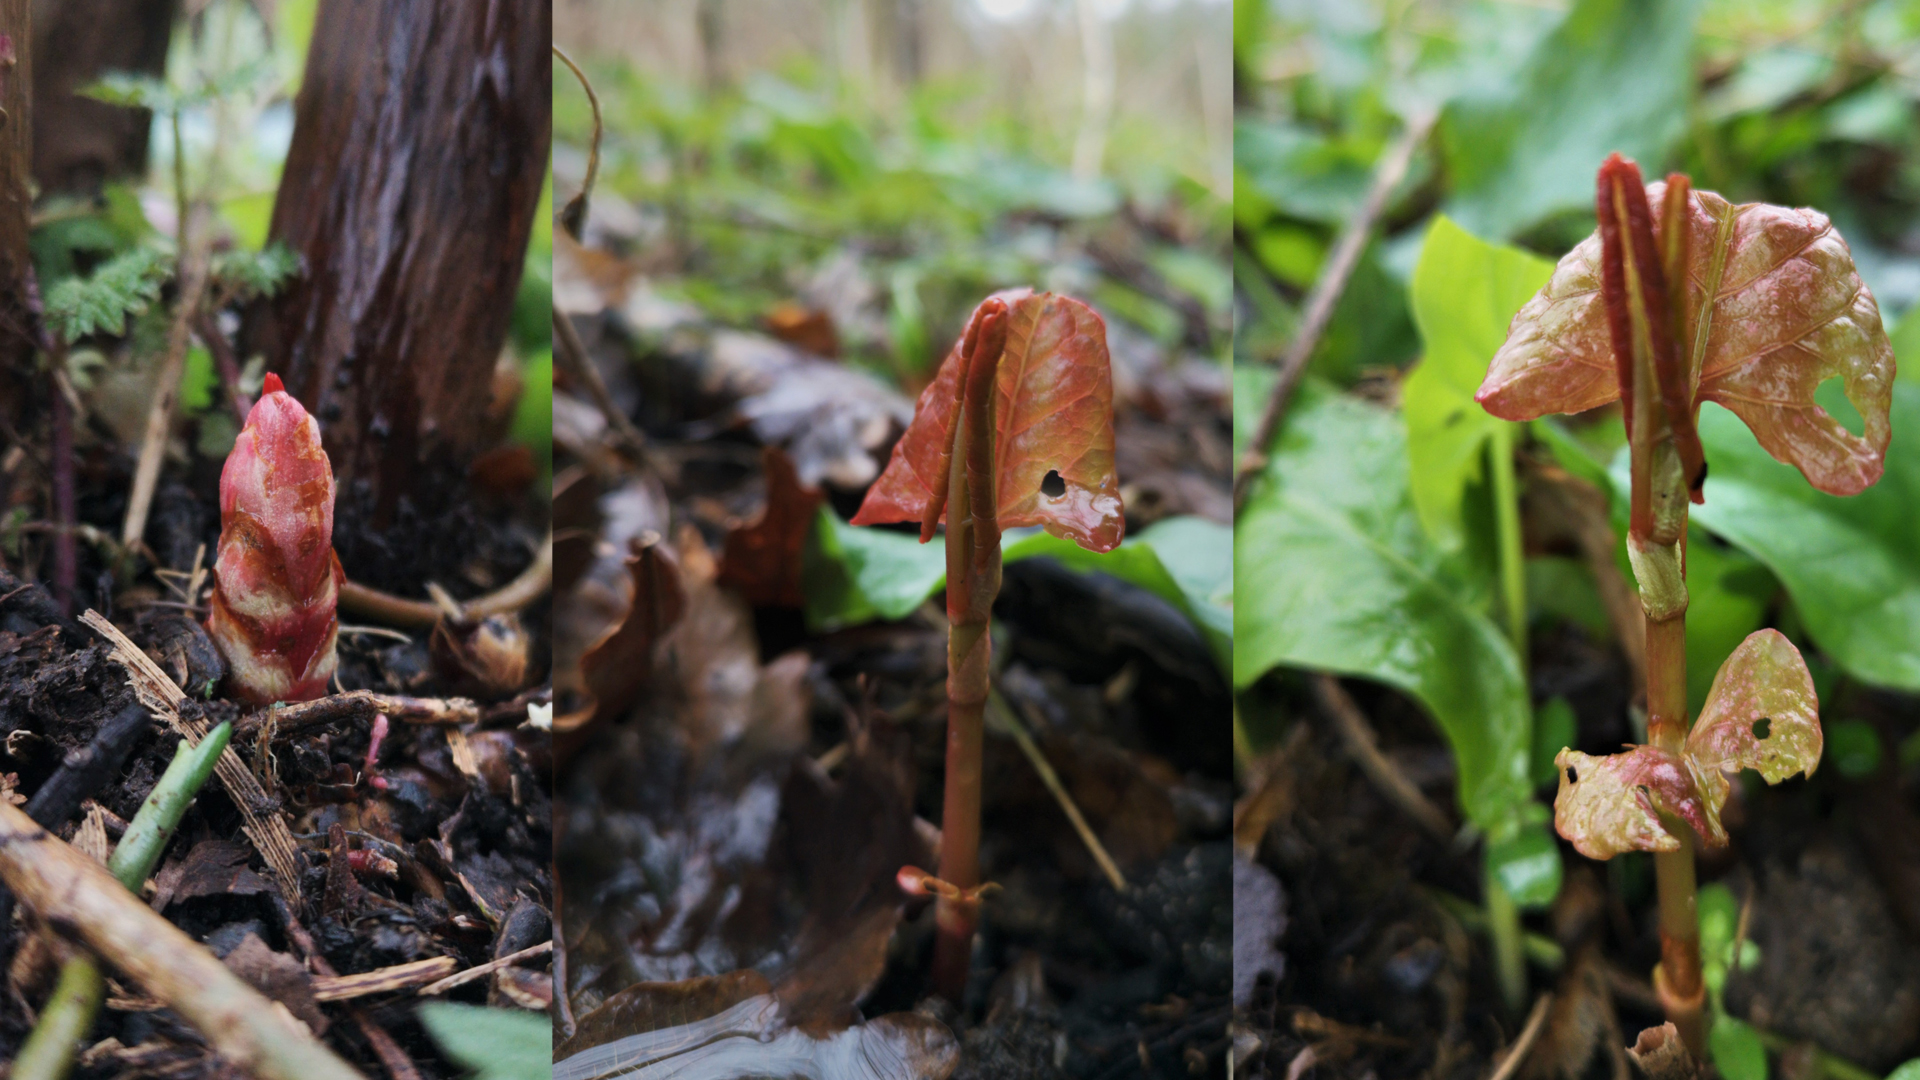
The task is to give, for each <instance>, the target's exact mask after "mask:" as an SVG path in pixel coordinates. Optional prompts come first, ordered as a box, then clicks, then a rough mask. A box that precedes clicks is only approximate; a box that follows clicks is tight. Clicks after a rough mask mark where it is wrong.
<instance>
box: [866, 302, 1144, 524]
mask: <svg viewBox="0 0 1920 1080" xmlns="http://www.w3.org/2000/svg"><path fill="white" fill-rule="evenodd" d="M989 304H1004V305H1005V308H1006V311H1007V321H1006V345H1005V348H1004V350H1003V351H1002V352H1001V354H1000V358H999V365H998V368H997V370H996V371H995V376H994V427H995V431H996V434H997V438H996V440H995V445H994V471H995V473H996V485H997V486H996V493H997V496H998V497H997V498H996V499H995V503H996V506H997V509H998V518H999V527H1000V528H1003V529H1009V528H1019V527H1021V526H1026V525H1039V526H1041V527H1043V528H1045V529H1046V530H1047V531H1048V532H1050V533H1052V534H1054V535H1055V536H1061V537H1065V538H1067V539H1070V540H1072V541H1074V542H1075V543H1077V544H1079V545H1080V546H1081V547H1084V548H1087V549H1088V550H1090V551H1103V552H1104V551H1111V550H1113V549H1114V548H1116V547H1118V546H1119V545H1120V540H1121V537H1122V535H1123V534H1124V532H1125V529H1126V520H1125V518H1124V517H1123V513H1122V506H1121V502H1120V483H1119V480H1118V479H1117V478H1116V477H1115V475H1114V471H1113V375H1112V370H1111V366H1110V362H1109V360H1108V356H1107V329H1106V324H1105V323H1104V322H1103V321H1101V318H1100V316H1099V315H1098V314H1096V313H1095V312H1094V310H1093V309H1092V308H1090V307H1088V306H1087V305H1085V304H1082V303H1080V302H1079V301H1078V300H1072V299H1069V298H1067V297H1064V296H1057V295H1054V294H1052V293H1031V292H1028V291H1026V290H1014V291H1009V292H1005V293H1000V294H997V295H996V296H994V297H992V298H990V299H989V300H988V301H987V302H986V303H985V304H982V305H981V308H979V309H976V310H975V312H974V315H973V318H972V319H970V320H969V321H968V327H967V333H966V334H965V335H963V336H962V338H961V340H960V341H958V342H955V343H954V347H953V349H952V350H950V351H949V352H948V353H947V357H946V359H945V360H944V361H942V362H941V364H940V370H939V373H938V374H937V375H935V377H934V380H933V382H932V384H930V385H929V386H928V387H927V389H926V390H925V391H924V392H923V393H921V395H920V400H919V402H918V403H917V404H916V405H915V406H914V415H913V423H912V424H911V425H909V426H908V428H907V432H906V434H905V435H903V436H901V438H900V441H899V442H898V443H896V444H894V448H893V456H892V457H891V458H890V459H889V460H888V462H887V468H886V471H885V472H883V473H882V474H881V475H880V479H879V480H877V481H876V482H875V483H874V485H873V487H871V488H869V489H868V491H867V497H866V500H865V501H864V502H862V503H861V505H860V512H859V513H857V514H855V515H854V518H853V523H854V524H855V525H878V524H883V523H886V522H896V521H922V520H923V518H924V517H925V516H926V515H927V510H928V504H929V502H930V501H932V500H934V499H935V498H936V497H937V496H938V495H939V494H940V493H941V492H943V491H944V489H945V486H946V483H945V479H944V478H945V477H946V475H947V466H948V465H950V464H951V453H952V447H953V420H954V416H955V414H956V413H957V412H958V403H959V400H960V395H961V391H962V389H963V387H962V382H963V379H964V377H965V375H966V368H967V353H966V346H967V338H968V336H970V335H971V336H976V337H977V336H978V330H977V329H976V326H977V324H978V323H979V322H980V320H982V318H983V316H984V315H985V313H986V312H987V311H988V310H989V309H988V305H989ZM943 455H944V456H943ZM1049 473H1058V474H1059V478H1060V480H1061V481H1062V482H1063V483H1064V485H1065V490H1064V491H1063V492H1062V493H1061V494H1058V495H1051V494H1048V493H1047V492H1046V491H1045V490H1043V485H1045V483H1046V481H1047V479H1048V474H1049ZM942 501H944V500H942ZM941 520H945V518H944V509H943V516H942V518H941Z"/></svg>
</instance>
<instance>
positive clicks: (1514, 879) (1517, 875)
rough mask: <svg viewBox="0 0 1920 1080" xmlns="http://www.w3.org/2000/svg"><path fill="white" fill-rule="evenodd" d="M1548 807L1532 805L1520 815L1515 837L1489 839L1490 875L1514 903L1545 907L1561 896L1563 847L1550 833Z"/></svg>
mask: <svg viewBox="0 0 1920 1080" xmlns="http://www.w3.org/2000/svg"><path fill="white" fill-rule="evenodd" d="M1547 818H1548V815H1547V808H1546V807H1544V806H1541V805H1540V804H1539V803H1536V802H1528V803H1526V804H1524V805H1523V806H1522V808H1521V813H1520V814H1519V815H1517V816H1516V821H1515V826H1514V827H1513V828H1512V829H1510V830H1505V831H1511V832H1512V835H1511V836H1504V837H1495V836H1491V835H1490V836H1488V838H1487V872H1488V873H1490V874H1492V875H1493V877H1494V879H1495V880H1497V881H1499V883H1500V887H1501V888H1502V889H1504V890H1505V891H1506V893H1507V895H1508V896H1510V897H1512V898H1513V902H1514V903H1515V904H1518V905H1519V906H1521V907H1523V908H1543V907H1546V906H1547V905H1549V904H1551V903H1553V898H1554V897H1556V896H1558V895H1560V879H1561V874H1562V870H1561V866H1560V845H1558V844H1556V843H1554V840H1553V834H1552V833H1550V832H1548V831H1547V825H1546V823H1547Z"/></svg>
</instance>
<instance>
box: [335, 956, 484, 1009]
mask: <svg viewBox="0 0 1920 1080" xmlns="http://www.w3.org/2000/svg"><path fill="white" fill-rule="evenodd" d="M459 967H460V961H458V960H455V959H454V958H453V957H451V956H435V957H432V958H430V959H427V960H415V961H414V962H413V963H411V964H395V965H394V966H393V967H384V968H380V969H378V970H375V971H363V972H361V973H360V974H358V975H334V976H330V977H326V978H319V979H315V980H313V996H314V1000H316V1001H346V1000H348V999H350V998H358V997H366V996H368V995H370V994H385V993H389V992H391V991H394V990H406V989H409V988H411V987H415V986H419V985H421V984H423V983H431V982H433V981H434V980H435V979H441V980H443V981H444V979H445V977H446V976H447V975H448V974H450V973H451V972H453V971H455V970H457V969H458V968H459ZM421 992H422V993H425V991H424V990H423V991H421Z"/></svg>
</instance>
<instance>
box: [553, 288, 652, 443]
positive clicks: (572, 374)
mask: <svg viewBox="0 0 1920 1080" xmlns="http://www.w3.org/2000/svg"><path fill="white" fill-rule="evenodd" d="M553 346H554V348H553V355H554V356H555V358H557V359H558V360H559V361H560V367H561V369H562V370H563V371H565V372H566V373H567V378H569V379H572V380H573V381H574V382H577V383H579V384H580V385H581V386H584V387H586V389H587V396H588V397H591V398H592V399H593V404H594V407H595V408H597V409H599V410H600V415H601V416H603V417H605V418H606V421H607V426H608V427H610V428H612V429H613V433H614V435H615V436H617V437H618V439H619V441H620V442H621V443H623V444H625V445H626V447H627V449H629V450H630V451H632V452H633V453H634V454H635V455H644V454H645V453H646V448H647V437H646V436H645V435H642V434H641V433H640V429H639V428H637V427H634V426H633V421H632V420H629V419H627V414H626V413H624V412H621V411H620V406H619V405H617V404H615V403H614V400H613V394H612V393H610V392H609V391H608V390H607V381H606V380H605V379H602V378H601V377H600V369H599V368H597V367H594V366H593V360H592V358H591V357H589V356H588V355H587V346H586V345H585V343H583V342H582V341H581V340H580V333H579V331H577V330H575V329H574V328H573V319H572V318H570V317H569V316H568V315H567V313H566V312H564V311H561V310H560V309H559V308H554V309H553Z"/></svg>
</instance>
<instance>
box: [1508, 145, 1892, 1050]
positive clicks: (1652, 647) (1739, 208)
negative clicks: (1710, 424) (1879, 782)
mask: <svg viewBox="0 0 1920 1080" xmlns="http://www.w3.org/2000/svg"><path fill="white" fill-rule="evenodd" d="M1597 189H1598V190H1597V200H1596V204H1597V205H1596V211H1597V217H1598V219H1599V229H1598V231H1597V233H1596V234H1595V235H1594V236H1591V237H1589V238H1588V239H1587V240H1586V241H1584V242H1583V243H1581V244H1580V245H1579V246H1578V247H1576V248H1575V249H1574V250H1573V251H1572V252H1570V253H1569V254H1568V255H1567V256H1566V257H1565V258H1563V259H1561V260H1560V263H1559V265H1558V266H1557V267H1556V268H1555V270H1554V274H1553V277H1552V279H1551V280H1549V281H1548V282H1547V285H1546V287H1545V288H1543V289H1541V290H1540V292H1539V293H1538V294H1537V295H1535V297H1534V298H1533V299H1532V300H1531V301H1529V302H1528V303H1527V305H1526V306H1525V307H1523V308H1522V309H1521V310H1520V313H1519V314H1518V315H1516V316H1515V317H1514V320H1513V325H1512V326H1511V327H1510V328H1509V331H1508V336H1507V341H1506V343H1505V344H1504V345H1503V346H1501V349H1500V351H1499V352H1498V353H1497V354H1495V356H1494V358H1493V362H1492V365H1491V367H1490V368H1489V370H1488V372H1487V377H1486V381H1485V382H1484V383H1482V384H1481V387H1480V390H1479V392H1478V394H1476V395H1475V399H1476V400H1477V401H1479V402H1480V403H1481V405H1482V406H1484V407H1485V408H1486V409H1487V411H1488V412H1491V413H1493V414H1494V415H1495V416H1498V417H1501V418H1502V419H1506V420H1532V419H1535V418H1537V417H1540V416H1543V415H1546V414H1548V413H1572V412H1582V411H1585V410H1587V409H1591V408H1595V407H1597V406H1600V405H1605V404H1608V403H1610V402H1612V401H1614V400H1616V399H1617V400H1619V401H1620V402H1621V406H1622V413H1623V416H1624V419H1625V422H1626V429H1627V438H1628V447H1629V454H1630V459H1631V465H1632V470H1631V471H1632V489H1631V491H1632V496H1631V500H1632V501H1631V511H1630V514H1629V521H1628V536H1627V553H1628V557H1629V561H1630V562H1631V563H1632V566H1633V572H1634V577H1635V578H1636V580H1637V582H1638V585H1639V591H1640V601H1641V608H1642V610H1643V612H1644V614H1645V625H1646V641H1647V715H1648V720H1647V745H1644V746H1632V747H1628V748H1627V749H1626V750H1625V751H1624V752H1622V753H1618V754H1613V755H1610V756H1607V757H1592V756H1589V755H1586V754H1582V753H1580V752H1578V751H1575V750H1571V749H1562V750H1561V752H1560V753H1559V755H1558V756H1556V757H1555V759H1554V763H1555V765H1556V766H1557V767H1558V768H1559V770H1560V778H1559V785H1560V787H1559V792H1558V795H1557V796H1556V798H1555V800H1554V826H1555V828H1556V829H1558V831H1559V833H1560V835H1561V836H1563V837H1565V838H1567V839H1568V840H1569V841H1571V842H1572V843H1573V845H1574V847H1575V848H1576V849H1578V850H1579V851H1580V853H1581V854H1583V855H1586V856H1587V857H1589V858H1593V859H1608V858H1611V857H1613V856H1614V855H1617V854H1619V853H1621V852H1623V851H1633V850H1640V851H1651V852H1653V853H1654V865H1655V871H1656V876H1657V881H1658V889H1659V897H1660V938H1661V950H1660V952H1661V959H1660V963H1659V965H1658V966H1657V967H1656V968H1655V969H1654V986H1655V988H1656V990H1657V991H1658V992H1659V995H1660V1000H1661V1003H1662V1005H1663V1006H1664V1007H1665V1010H1666V1013H1667V1016H1668V1019H1670V1020H1672V1021H1673V1022H1674V1024H1675V1026H1676V1027H1678V1028H1679V1030H1680V1033H1681V1037H1682V1038H1683V1039H1684V1040H1685V1041H1686V1043H1687V1046H1688V1047H1689V1048H1690V1049H1691V1050H1692V1051H1693V1052H1694V1053H1695V1054H1696V1055H1697V1056H1704V1055H1705V1054H1706V1052H1707V1029H1706V1016H1705V1012H1704V1009H1703V1005H1704V1002H1705V999H1706V989H1707V988H1706V985H1705V982H1704V977H1703V971H1702V965H1701V951H1700V924H1699V919H1698V916H1697V914H1696V907H1695V900H1696V891H1695V884H1694V849H1695V847H1696V846H1699V845H1702V844H1705V845H1709V846H1721V845H1724V844H1725V843H1726V842H1727V838H1726V833H1725V831H1724V830H1723V829H1722V828H1721V825H1720V809H1721V807H1722V806H1723V805H1724V804H1725V802H1726V799H1727V795H1728V791H1729V784H1728V780H1727V775H1726V774H1727V773H1728V772H1730V771H1732V772H1737V771H1739V770H1741V769H1748V768H1750V769H1755V770H1757V771H1758V772H1759V773H1760V774H1761V775H1762V776H1763V777H1764V778H1765V779H1766V780H1767V782H1768V783H1778V782H1779V781H1781V780H1783V779H1785V778H1787V777H1788V776H1790V775H1792V774H1794V773H1806V774H1809V775H1811V774H1812V772H1813V770H1814V768H1815V767H1816V766H1818V764H1819V762H1820V753H1821V749H1822V734H1821V730H1820V720H1819V712H1818V709H1819V704H1818V701H1817V699H1816V696H1815V694H1814V688H1813V679H1812V677H1811V676H1810V675H1809V673H1808V671H1807V666H1806V663H1805V661H1804V660H1803V659H1802V658H1801V656H1800V652H1799V650H1798V649H1797V648H1795V647H1794V645H1793V644H1792V643H1791V642H1790V641H1788V640H1787V638H1786V637H1785V636H1784V635H1782V634H1780V633H1779V632H1778V631H1774V630H1761V631H1758V632H1756V633H1754V634H1752V635H1751V636H1749V637H1748V638H1747V639H1746V641H1744V642H1743V643H1742V644H1741V645H1740V646H1739V647H1738V648H1737V649H1735V650H1734V652H1733V655H1732V656H1730V657H1729V658H1728V659H1727V660H1726V662H1725V663H1724V664H1723V665H1722V666H1721V667H1720V670H1719V673H1718V674H1717V675H1716V676H1715V677H1714V680H1713V687H1712V689H1711V690H1710V691H1709V692H1708V694H1707V698H1706V703H1705V705H1704V706H1703V707H1702V709H1701V711H1700V716H1699V719H1698V721H1697V722H1693V723H1689V718H1688V715H1687V676H1686V611H1687V580H1686V551H1685V537H1686V531H1687V512H1688V505H1689V503H1690V502H1693V503H1698V502H1703V501H1704V499H1705V495H1706V492H1705V482H1706V478H1707V461H1706V459H1705V453H1704V451H1703V450H1702V447H1701V442H1700V438H1699V435H1698V429H1697V423H1698V418H1699V413H1700V408H1701V405H1702V404H1703V403H1704V402H1707V401H1713V402H1715V403H1717V404H1719V405H1722V406H1724V407H1725V408H1726V409H1728V410H1729V411H1731V412H1733V413H1734V414H1735V415H1736V416H1738V417H1740V419H1742V420H1743V421H1745V422H1746V424H1747V426H1748V427H1749V428H1751V429H1752V431H1753V433H1754V436H1755V437H1756V438H1757V439H1758V440H1759V443H1760V445H1761V446H1762V447H1763V448H1765V449H1766V450H1767V452H1768V453H1770V454H1771V455H1773V456H1774V457H1775V458H1776V459H1778V460H1780V461H1783V462H1786V463H1787V464H1790V465H1793V466H1795V467H1796V468H1798V469H1799V470H1800V472H1801V474H1802V475H1804V476H1805V477H1806V479H1807V480H1808V482H1809V483H1811V484H1812V485H1813V486H1814V487H1815V488H1818V489H1819V490H1821V491H1824V492H1827V493H1829V494H1833V495H1853V494H1857V493H1859V492H1860V491H1862V490H1864V489H1865V488H1866V487H1867V486H1868V485H1870V484H1872V483H1873V482H1874V481H1876V480H1878V479H1879V478H1880V474H1881V471H1882V469H1883V468H1884V461H1885V455H1886V448H1887V441H1888V437H1889V430H1890V428H1889V422H1888V412H1889V408H1890V406H1891V402H1892V384H1893V375H1894V358H1893V349H1892V346H1891V345H1890V344H1889V343H1888V341H1887V336H1886V333H1885V331H1884V330H1883V329H1882V328H1881V322H1880V311H1879V307H1878V306H1877V305H1876V304H1875V302H1874V299H1873V294H1872V293H1871V292H1869V291H1868V290H1867V288H1866V286H1865V285H1864V284H1862V282H1861V281H1860V277H1859V275H1858V273H1857V272H1856V271H1855V269H1854V264H1853V258H1852V255H1851V254H1850V253H1849V251H1848V249H1847V246H1846V243H1845V241H1843V240H1842V239H1841V238H1840V236H1839V234H1838V233H1837V232H1836V231H1835V230H1834V228H1833V225H1832V223H1831V222H1830V221H1828V220H1827V218H1826V216H1825V215H1823V214H1820V213H1818V212H1816V211H1812V210H1789V209H1785V208H1783V207H1777V206H1768V205H1764V204H1759V203H1747V204H1742V205H1734V204H1731V203H1729V202H1727V201H1726V200H1725V199H1723V198H1721V197H1720V196H1718V195H1715V194H1713V193H1712V192H1705V191H1698V192H1697V191H1693V190H1692V188H1691V184H1690V182H1689V181H1688V179H1687V178H1686V177H1685V176H1682V175H1678V174H1676V175H1673V176H1669V177H1668V178H1667V181H1666V183H1665V184H1654V185H1652V186H1646V185H1644V184H1643V183H1642V180H1641V176H1640V170H1639V168H1638V167H1637V166H1636V165H1634V164H1633V163H1632V162H1630V161H1627V160H1625V159H1623V158H1621V157H1620V156H1619V155H1618V154H1615V155H1614V156H1612V157H1611V158H1609V159H1608V160H1607V162H1606V163H1605V164H1604V165H1603V166H1601V169H1600V174H1599V181H1598V185H1597ZM1656 204H1657V205H1658V206H1659V207H1660V212H1659V215H1658V216H1657V217H1656V216H1655V214H1654V212H1653V206H1654V205H1656ZM1829 379H1839V380H1840V381H1841V384H1842V387H1843V389H1844V390H1845V392H1846V396H1847V398H1848V400H1849V401H1851V402H1852V403H1853V405H1854V407H1855V408H1856V409H1858V410H1859V413H1860V415H1861V417H1862V418H1863V420H1864V422H1865V423H1864V431H1863V433H1862V434H1858V435H1856V434H1854V433H1852V432H1850V431H1848V430H1847V429H1846V427H1845V426H1843V425H1842V424H1841V423H1840V422H1839V421H1837V420H1835V419H1834V418H1833V417H1832V416H1830V415H1828V413H1827V412H1826V411H1825V410H1824V409H1822V408H1820V407H1819V406H1818V405H1816V404H1815V403H1814V391H1815V390H1816V389H1817V388H1818V387H1819V386H1820V384H1821V383H1823V382H1826V381H1827V380H1829Z"/></svg>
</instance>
